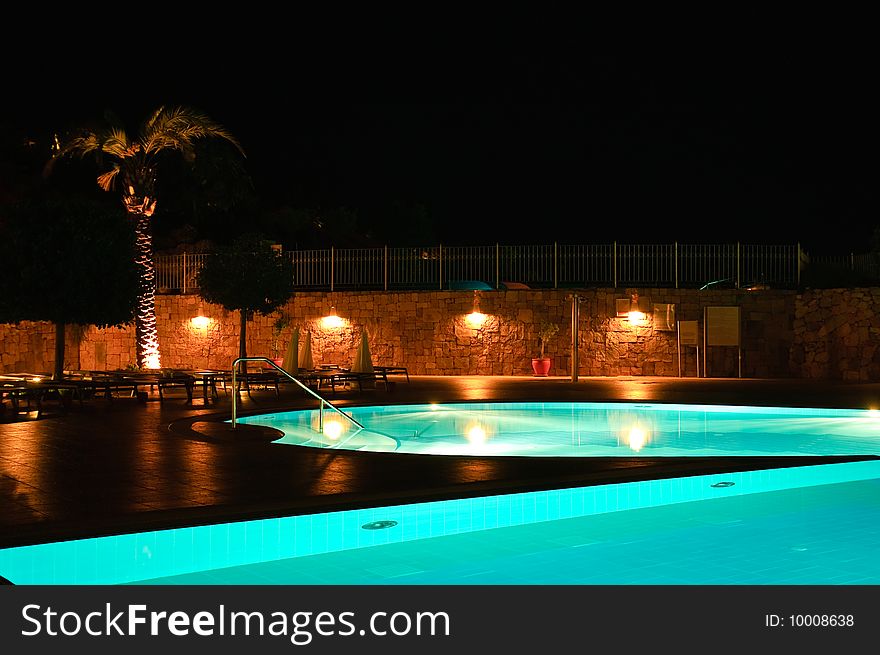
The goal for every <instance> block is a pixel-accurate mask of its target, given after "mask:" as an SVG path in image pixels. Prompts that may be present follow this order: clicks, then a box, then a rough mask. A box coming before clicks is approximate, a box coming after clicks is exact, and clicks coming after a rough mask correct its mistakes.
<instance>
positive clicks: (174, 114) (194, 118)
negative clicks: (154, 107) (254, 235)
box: [143, 107, 244, 156]
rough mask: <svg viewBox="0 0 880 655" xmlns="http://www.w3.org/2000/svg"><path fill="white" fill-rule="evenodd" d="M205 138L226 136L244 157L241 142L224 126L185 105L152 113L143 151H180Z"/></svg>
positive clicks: (145, 133)
mask: <svg viewBox="0 0 880 655" xmlns="http://www.w3.org/2000/svg"><path fill="white" fill-rule="evenodd" d="M208 137H215V138H221V139H226V140H227V141H229V142H230V143H231V144H232V145H234V146H235V147H236V148H237V149H238V151H239V152H240V153H241V154H242V155H243V156H244V150H243V149H242V147H241V144H240V143H239V142H238V140H236V138H235V137H234V136H232V134H231V133H229V132H228V131H227V130H226V128H224V127H223V126H222V125H220V124H219V123H216V122H215V121H213V120H211V119H210V118H209V117H208V116H206V115H205V114H202V113H200V112H197V111H195V110H193V109H190V108H188V107H175V108H173V109H160V111H159V112H157V113H156V114H154V116H153V118H151V119H150V121H149V122H148V123H147V124H146V125H145V130H144V135H143V147H144V150H145V151H146V153H147V154H153V153H156V152H158V151H159V150H164V149H171V150H181V151H183V150H184V149H187V148H190V147H191V146H192V143H193V141H195V140H197V139H204V138H208Z"/></svg>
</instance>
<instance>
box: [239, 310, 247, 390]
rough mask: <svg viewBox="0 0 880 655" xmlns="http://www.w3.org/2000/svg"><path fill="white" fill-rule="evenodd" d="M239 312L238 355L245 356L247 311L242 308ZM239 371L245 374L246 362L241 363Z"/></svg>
mask: <svg viewBox="0 0 880 655" xmlns="http://www.w3.org/2000/svg"><path fill="white" fill-rule="evenodd" d="M240 313H241V330H240V331H239V334H238V356H239V357H247V311H246V310H244V309H242V310H240ZM241 372H242V373H243V374H245V375H247V362H242V363H241Z"/></svg>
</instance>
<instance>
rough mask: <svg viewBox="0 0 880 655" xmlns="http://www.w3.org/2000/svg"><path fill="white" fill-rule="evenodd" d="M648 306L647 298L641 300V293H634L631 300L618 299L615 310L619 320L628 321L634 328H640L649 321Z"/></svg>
mask: <svg viewBox="0 0 880 655" xmlns="http://www.w3.org/2000/svg"><path fill="white" fill-rule="evenodd" d="M647 306H648V300H647V298H639V292H638V291H633V292H632V294H631V295H630V297H629V298H618V299H617V302H616V305H615V308H616V309H617V317H618V318H623V319H625V320H627V321H628V322H629V324H630V325H632V326H636V327H640V326H643V325H645V324H646V323H647V321H648V310H647Z"/></svg>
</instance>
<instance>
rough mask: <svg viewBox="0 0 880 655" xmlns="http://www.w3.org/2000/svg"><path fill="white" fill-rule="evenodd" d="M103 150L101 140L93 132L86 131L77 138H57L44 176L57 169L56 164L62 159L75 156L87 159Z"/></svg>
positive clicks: (44, 170)
mask: <svg viewBox="0 0 880 655" xmlns="http://www.w3.org/2000/svg"><path fill="white" fill-rule="evenodd" d="M100 148H101V139H100V138H99V137H98V135H97V134H95V133H94V132H91V131H88V130H86V131H84V132H81V133H79V134H77V135H76V136H72V137H68V138H66V139H64V140H61V139H59V138H58V136H57V135H56V136H55V140H54V144H53V146H52V156H51V157H50V158H49V161H47V162H46V166H45V167H44V168H43V175H44V176H48V175H49V174H50V173H51V172H52V169H53V168H54V167H55V162H57V161H58V160H59V159H61V158H62V157H69V156H73V155H79V156H80V157H85V156H86V155H88V154H90V153H93V152H94V153H100Z"/></svg>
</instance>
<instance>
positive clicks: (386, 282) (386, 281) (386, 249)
mask: <svg viewBox="0 0 880 655" xmlns="http://www.w3.org/2000/svg"><path fill="white" fill-rule="evenodd" d="M385 291H388V246H385Z"/></svg>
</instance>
